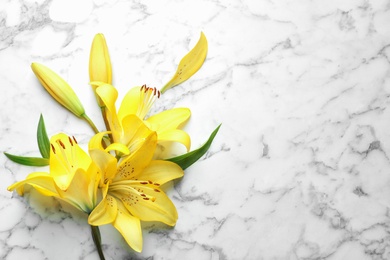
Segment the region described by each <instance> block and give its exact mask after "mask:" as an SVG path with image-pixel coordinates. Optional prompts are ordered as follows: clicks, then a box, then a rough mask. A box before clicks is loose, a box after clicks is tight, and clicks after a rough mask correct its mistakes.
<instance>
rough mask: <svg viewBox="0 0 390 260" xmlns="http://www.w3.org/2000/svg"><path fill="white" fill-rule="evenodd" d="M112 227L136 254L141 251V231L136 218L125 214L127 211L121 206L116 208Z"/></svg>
mask: <svg viewBox="0 0 390 260" xmlns="http://www.w3.org/2000/svg"><path fill="white" fill-rule="evenodd" d="M119 205H120V203H119V204H118V206H119ZM112 225H113V226H114V227H115V228H116V229H117V230H118V231H119V233H121V234H122V236H123V237H124V239H125V240H126V242H127V244H128V245H129V246H130V247H131V248H133V249H134V250H135V251H136V252H141V251H142V230H141V223H140V220H139V219H138V218H136V217H133V216H131V215H130V214H129V213H127V210H126V209H125V208H124V207H123V206H122V207H118V214H117V216H116V219H115V221H114V223H113V224H112Z"/></svg>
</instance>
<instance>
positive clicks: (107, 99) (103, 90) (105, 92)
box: [96, 84, 121, 141]
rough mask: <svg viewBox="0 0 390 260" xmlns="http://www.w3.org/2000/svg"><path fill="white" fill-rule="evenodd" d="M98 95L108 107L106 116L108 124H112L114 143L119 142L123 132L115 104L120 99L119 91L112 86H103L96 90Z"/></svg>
mask: <svg viewBox="0 0 390 260" xmlns="http://www.w3.org/2000/svg"><path fill="white" fill-rule="evenodd" d="M96 94H97V95H98V96H99V97H100V99H101V101H102V102H103V104H104V105H105V106H106V107H105V109H106V112H105V115H106V117H107V122H108V123H109V124H110V129H109V130H111V131H112V135H113V137H114V141H117V139H118V138H119V137H118V134H119V133H120V132H121V126H120V124H119V120H118V115H117V112H116V107H115V102H116V100H117V98H118V91H117V90H116V89H115V88H114V86H112V85H110V84H103V85H101V86H99V87H97V88H96Z"/></svg>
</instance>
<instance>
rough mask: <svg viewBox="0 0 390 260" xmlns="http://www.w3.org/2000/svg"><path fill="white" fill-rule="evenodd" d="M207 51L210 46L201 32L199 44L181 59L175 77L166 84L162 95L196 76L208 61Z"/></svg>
mask: <svg viewBox="0 0 390 260" xmlns="http://www.w3.org/2000/svg"><path fill="white" fill-rule="evenodd" d="M207 49H208V45H207V39H206V36H205V35H204V34H203V32H201V34H200V38H199V40H198V42H197V44H196V45H195V47H194V48H193V49H192V50H191V51H190V52H189V53H187V54H186V55H185V56H184V57H183V58H182V59H181V61H180V63H179V66H178V67H177V70H176V72H175V75H173V77H172V78H171V79H170V80H169V81H168V83H166V84H165V86H164V87H163V88H162V89H161V93H164V92H165V91H167V90H168V89H170V88H172V87H174V86H176V85H179V84H180V83H182V82H183V81H186V80H187V79H189V78H190V77H191V76H192V75H194V74H195V73H196V72H197V71H198V70H199V69H200V67H202V65H203V62H204V60H205V59H206V55H207Z"/></svg>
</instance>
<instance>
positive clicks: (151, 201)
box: [121, 184, 178, 226]
mask: <svg viewBox="0 0 390 260" xmlns="http://www.w3.org/2000/svg"><path fill="white" fill-rule="evenodd" d="M132 188H133V189H136V190H137V189H138V190H143V194H146V196H147V197H144V196H142V195H143V194H142V193H141V194H140V193H139V192H132V191H131V190H130V189H128V190H127V191H124V190H122V192H121V195H122V202H123V203H124V205H125V206H126V208H127V210H128V211H130V213H131V214H132V215H133V216H135V217H137V218H139V219H140V220H143V221H160V222H163V223H165V224H167V225H170V226H174V225H175V224H176V221H177V218H178V215H177V211H176V207H175V205H174V204H173V203H172V201H171V200H170V199H169V198H168V196H167V195H165V193H164V192H163V191H162V190H161V189H159V188H156V187H154V186H152V185H142V184H138V185H137V184H133V185H132ZM127 197H132V198H135V199H136V200H137V203H132V202H133V200H128V199H126V198H127Z"/></svg>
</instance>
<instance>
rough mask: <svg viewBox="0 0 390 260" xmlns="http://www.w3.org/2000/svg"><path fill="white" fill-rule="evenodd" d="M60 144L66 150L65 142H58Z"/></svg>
mask: <svg viewBox="0 0 390 260" xmlns="http://www.w3.org/2000/svg"><path fill="white" fill-rule="evenodd" d="M58 143H59V144H60V145H61V147H62V149H65V145H64V143H63V142H61V140H58Z"/></svg>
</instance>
